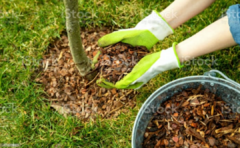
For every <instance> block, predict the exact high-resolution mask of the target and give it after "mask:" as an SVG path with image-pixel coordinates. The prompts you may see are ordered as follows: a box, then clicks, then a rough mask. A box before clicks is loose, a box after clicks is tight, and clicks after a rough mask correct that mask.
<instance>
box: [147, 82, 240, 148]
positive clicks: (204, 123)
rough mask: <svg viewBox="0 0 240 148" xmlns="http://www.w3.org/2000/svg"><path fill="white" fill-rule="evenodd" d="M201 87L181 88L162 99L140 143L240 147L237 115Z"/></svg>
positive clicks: (174, 147) (172, 146) (172, 147)
mask: <svg viewBox="0 0 240 148" xmlns="http://www.w3.org/2000/svg"><path fill="white" fill-rule="evenodd" d="M201 87H202V86H201V85H200V86H199V87H198V89H188V90H186V91H183V92H182V93H179V94H176V95H174V96H173V97H171V98H170V99H169V100H167V101H166V102H164V103H162V105H161V106H160V107H159V109H158V112H156V113H155V114H154V115H153V117H152V119H151V121H150V122H149V124H148V126H147V128H146V132H145V134H144V142H143V147H145V148H159V147H161V148H164V147H165V148H210V147H212V148H237V147H240V115H239V114H237V113H233V112H232V110H231V108H230V107H229V106H227V105H226V104H225V102H224V101H222V99H221V98H219V97H217V96H215V94H212V93H210V92H209V90H208V89H205V90H202V89H201Z"/></svg>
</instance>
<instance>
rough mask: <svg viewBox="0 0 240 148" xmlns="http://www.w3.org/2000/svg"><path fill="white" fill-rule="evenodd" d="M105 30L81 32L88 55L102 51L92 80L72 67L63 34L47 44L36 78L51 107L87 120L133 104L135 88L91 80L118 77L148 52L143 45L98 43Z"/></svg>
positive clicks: (106, 31) (124, 110)
mask: <svg viewBox="0 0 240 148" xmlns="http://www.w3.org/2000/svg"><path fill="white" fill-rule="evenodd" d="M107 33H110V30H108V29H102V30H99V29H92V30H84V31H82V33H81V38H82V42H83V46H84V49H85V51H86V53H87V55H88V57H89V58H90V59H93V57H94V56H95V55H96V54H97V52H98V51H99V50H100V51H102V54H101V55H100V56H99V62H98V63H97V64H95V67H97V70H98V71H99V73H98V75H97V76H96V77H95V78H94V80H92V81H89V80H87V79H84V78H82V77H81V76H80V74H79V72H78V70H77V69H76V68H75V64H74V62H73V59H72V56H71V53H70V48H69V46H68V38H67V36H66V35H62V36H61V39H59V40H57V41H55V42H54V43H52V44H51V45H50V46H49V49H48V51H47V53H46V54H45V55H44V56H43V60H42V63H41V67H40V69H39V70H38V71H39V73H40V77H38V78H37V79H36V81H37V82H39V83H41V84H43V86H44V89H45V91H46V93H47V98H48V100H49V101H51V107H53V108H54V109H55V110H57V111H58V112H59V113H61V114H63V115H69V114H71V115H75V116H77V117H78V118H80V119H82V120H83V121H88V120H89V119H91V120H94V119H95V118H96V116H101V117H102V118H113V117H117V116H118V115H119V114H120V113H126V112H128V109H129V108H134V107H135V105H136V98H135V96H136V94H137V92H135V91H134V90H117V89H105V88H101V87H99V86H98V85H97V84H96V83H95V81H96V80H97V79H98V78H99V76H100V75H101V76H103V77H104V78H106V79H107V80H108V81H110V82H113V83H115V82H117V81H119V80H120V79H122V78H123V77H124V76H125V75H126V74H127V73H129V72H130V71H131V70H132V68H133V67H134V65H135V64H136V63H137V62H138V61H139V60H140V59H141V58H142V57H143V56H144V55H146V54H147V53H148V52H147V50H146V49H145V48H143V47H131V46H128V45H126V44H123V43H118V44H116V45H112V46H109V47H105V48H101V47H98V44H97V41H98V39H99V38H100V37H102V36H103V35H105V34H107ZM100 71H101V73H100Z"/></svg>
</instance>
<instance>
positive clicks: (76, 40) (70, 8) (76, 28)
mask: <svg viewBox="0 0 240 148" xmlns="http://www.w3.org/2000/svg"><path fill="white" fill-rule="evenodd" d="M64 5H65V13H66V27H67V34H68V40H69V44H70V50H71V53H72V57H73V60H74V63H75V64H76V67H77V69H78V70H79V72H80V75H81V76H86V74H88V73H89V72H90V71H91V63H92V62H91V60H90V59H89V58H88V57H87V55H86V53H85V51H84V49H83V46H82V40H81V35H80V25H79V18H78V0H64Z"/></svg>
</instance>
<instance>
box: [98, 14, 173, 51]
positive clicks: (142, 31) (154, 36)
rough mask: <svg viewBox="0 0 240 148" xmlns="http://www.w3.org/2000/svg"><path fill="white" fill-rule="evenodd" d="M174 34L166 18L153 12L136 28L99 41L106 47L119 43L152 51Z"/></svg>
mask: <svg viewBox="0 0 240 148" xmlns="http://www.w3.org/2000/svg"><path fill="white" fill-rule="evenodd" d="M172 33H174V30H173V29H172V28H171V27H170V26H169V25H168V23H167V22H166V21H165V20H164V18H163V17H162V16H161V15H160V14H159V13H158V12H157V11H153V12H152V13H151V14H150V15H149V16H147V17H146V18H144V19H143V20H142V21H140V22H139V23H138V24H137V26H136V27H134V28H130V29H121V30H119V31H115V32H113V33H110V34H107V35H105V36H103V37H102V38H101V39H99V41H98V44H99V46H101V47H105V46H108V45H111V44H115V43H117V42H123V43H128V44H130V45H132V46H145V47H146V48H147V49H150V48H152V47H153V45H154V44H156V43H157V42H158V41H159V40H163V39H164V38H165V37H167V36H168V35H170V34H172Z"/></svg>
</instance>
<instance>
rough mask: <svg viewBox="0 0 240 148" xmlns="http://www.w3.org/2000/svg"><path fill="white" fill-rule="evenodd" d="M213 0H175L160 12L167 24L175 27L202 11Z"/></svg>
mask: <svg viewBox="0 0 240 148" xmlns="http://www.w3.org/2000/svg"><path fill="white" fill-rule="evenodd" d="M214 1H215V0H175V1H174V2H173V3H172V4H171V5H169V6H168V7H167V8H166V9H165V10H163V11H162V12H161V13H160V14H161V15H162V16H163V17H164V19H165V20H166V21H167V22H168V24H169V25H170V26H171V27H172V28H173V29H175V28H177V27H178V26H179V25H181V24H183V23H184V22H186V21H188V20H189V19H191V18H192V17H194V16H196V15H197V14H199V13H200V12H202V11H203V10H204V9H206V8H207V7H208V6H210V5H211V4H212V3H213V2H214Z"/></svg>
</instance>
